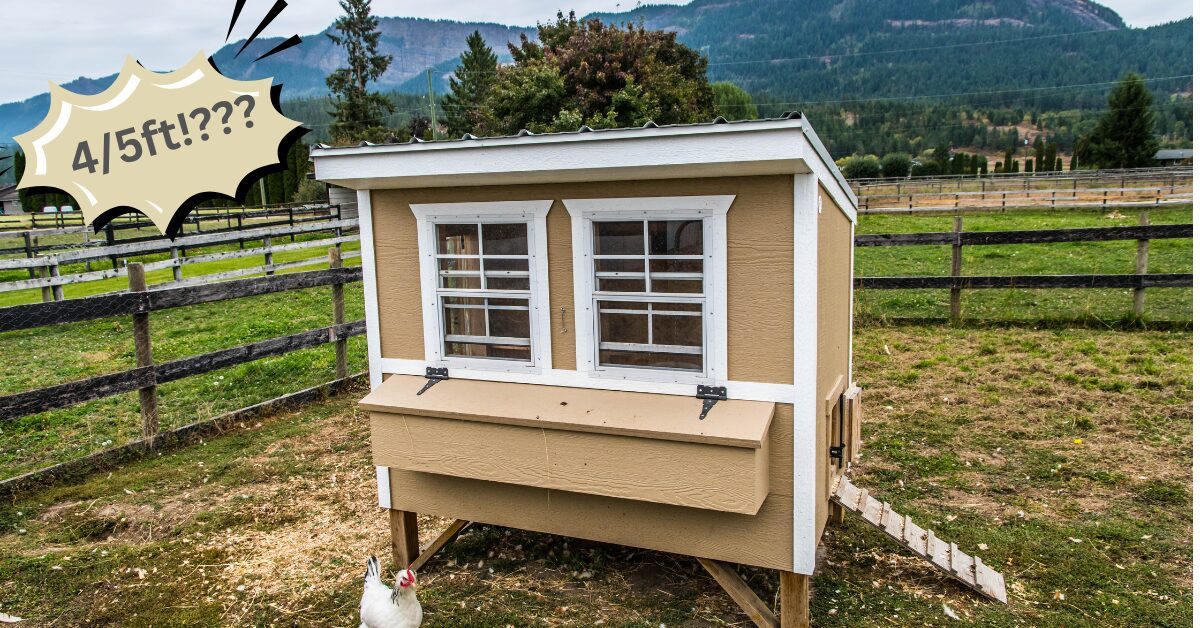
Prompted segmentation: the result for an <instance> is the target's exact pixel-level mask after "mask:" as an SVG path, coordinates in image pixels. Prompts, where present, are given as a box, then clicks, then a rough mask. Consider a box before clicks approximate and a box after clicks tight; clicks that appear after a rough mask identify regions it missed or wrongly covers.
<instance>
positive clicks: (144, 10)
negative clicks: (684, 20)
mask: <svg viewBox="0 0 1200 628" xmlns="http://www.w3.org/2000/svg"><path fill="white" fill-rule="evenodd" d="M653 2H654V3H657V4H685V3H686V0H653ZM273 3H274V0H248V2H247V3H246V8H245V9H244V10H243V14H242V17H241V19H240V20H239V23H238V27H237V28H236V29H235V30H234V32H233V37H232V39H239V38H242V37H245V36H247V35H249V33H250V32H251V31H252V30H253V29H254V26H255V25H256V24H257V23H258V18H259V17H260V16H262V15H263V14H265V13H266V11H267V9H268V8H269V7H270V6H271V5H272V4H273ZM636 3H637V1H636V0H625V1H624V2H616V1H615V0H452V1H449V2H446V1H443V2H428V1H417V0H374V2H373V5H372V6H373V8H374V11H375V13H376V14H377V15H404V16H416V17H428V18H445V19H455V20H473V21H485V22H499V23H503V24H518V25H532V24H534V23H535V22H537V21H538V20H543V21H544V20H546V19H549V18H551V17H553V16H554V13H555V11H557V10H559V9H564V10H565V9H574V10H575V11H577V12H578V13H581V14H583V13H588V12H592V11H617V10H629V9H632V8H633V7H634V6H635V5H636ZM1102 3H1103V4H1106V5H1108V6H1111V7H1113V8H1114V9H1116V10H1117V12H1118V13H1120V14H1121V16H1122V17H1124V18H1125V21H1126V22H1127V23H1129V24H1131V25H1133V26H1148V25H1152V24H1160V23H1162V22H1168V21H1171V20H1176V19H1180V18H1183V17H1187V16H1189V15H1191V14H1192V3H1191V0H1157V1H1154V2H1147V1H1146V0H1106V1H1105V0H1102ZM233 4H234V2H233V0H191V1H187V2H185V1H183V0H34V1H33V2H19V0H0V17H2V19H3V22H4V24H5V25H6V26H7V28H5V29H4V30H5V33H4V36H3V37H0V102H8V101H12V100H20V99H24V98H28V97H30V96H33V95H35V94H37V93H40V92H43V91H45V90H46V81H55V82H58V83H63V82H66V81H69V80H71V79H74V78H76V77H79V76H89V77H97V76H105V75H108V74H111V73H113V72H115V71H117V70H118V69H119V68H120V66H121V62H122V61H123V60H124V57H125V55H127V54H132V55H134V56H135V57H137V58H138V59H139V60H141V61H142V63H143V64H145V65H146V66H147V67H151V68H156V69H166V68H174V67H177V66H179V65H180V64H182V63H183V62H185V61H187V60H188V59H190V58H191V57H192V56H193V55H195V54H196V52H197V51H199V50H201V49H203V50H204V51H205V52H208V53H212V52H213V51H215V50H216V49H217V48H219V47H220V46H221V45H222V44H223V43H224V42H225V30H226V28H227V27H228V25H229V16H230V12H231V10H232V7H233ZM339 12H340V9H339V8H338V5H337V2H336V0H291V2H290V5H289V6H288V8H287V9H286V10H285V11H284V12H283V13H282V14H281V15H280V16H279V17H278V18H277V19H276V20H275V23H274V24H273V25H272V26H271V27H270V28H268V29H267V30H266V31H265V32H264V35H266V36H270V35H282V36H286V35H291V34H292V33H299V34H301V35H307V34H310V33H315V32H319V31H320V30H322V29H323V28H325V27H326V26H327V25H328V24H329V23H330V22H332V21H333V19H334V17H336V16H337V14H338V13H339Z"/></svg>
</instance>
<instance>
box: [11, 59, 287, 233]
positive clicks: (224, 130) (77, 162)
mask: <svg viewBox="0 0 1200 628" xmlns="http://www.w3.org/2000/svg"><path fill="white" fill-rule="evenodd" d="M305 132H307V129H305V128H304V127H303V126H302V125H301V123H300V122H296V121H295V120H290V119H288V118H287V117H285V116H284V115H283V113H282V112H281V110H280V108H279V88H278V86H276V87H274V88H273V87H272V86H271V79H269V78H267V79H261V80H257V81H238V80H234V79H231V78H228V77H226V76H224V75H222V74H221V73H220V72H219V71H218V70H217V69H216V68H215V67H214V66H213V65H212V63H211V62H210V61H209V60H208V58H207V57H206V56H205V55H204V53H203V52H201V53H200V54H198V55H196V57H195V58H194V59H192V60H191V61H190V62H188V63H187V64H186V65H184V66H183V67H182V68H180V69H178V70H176V71H174V72H169V73H165V74H164V73H158V72H152V71H150V70H147V69H146V68H144V67H142V66H141V64H139V63H138V62H137V61H136V60H134V59H133V57H129V58H127V59H126V61H125V65H124V67H123V68H122V69H121V73H120V75H118V76H117V78H116V80H115V81H113V84H112V85H111V86H109V88H108V89H106V90H104V91H103V92H101V93H99V94H96V95H94V96H81V95H79V94H76V93H74V92H70V91H67V90H65V89H63V88H62V87H59V86H57V85H53V84H51V89H50V111H49V113H48V114H47V115H46V118H45V119H44V120H43V121H42V122H41V123H40V124H38V125H37V126H36V127H34V129H33V130H31V131H29V132H28V133H25V134H23V135H19V136H17V137H16V138H15V139H16V140H17V142H18V143H19V144H20V145H21V148H22V149H23V150H24V151H25V155H26V159H27V161H26V166H25V173H24V176H23V177H22V178H21V184H20V186H19V187H20V188H22V189H24V188H52V189H57V190H61V191H63V192H66V193H68V194H70V195H71V196H73V197H75V199H76V200H77V201H78V202H79V204H80V209H81V210H82V212H83V217H84V220H85V222H86V223H90V224H92V225H93V226H94V227H95V228H96V229H97V230H99V229H100V228H101V227H103V226H104V224H106V223H107V222H108V221H109V220H111V219H112V218H114V217H115V216H117V215H119V214H123V213H127V212H128V211H129V210H130V209H134V210H136V211H138V212H141V213H142V214H145V215H146V216H147V217H148V218H149V219H150V220H151V221H152V222H153V223H154V225H155V226H156V227H158V229H159V231H161V232H162V233H163V234H165V235H166V236H167V237H171V238H173V237H175V235H176V234H177V233H178V231H179V228H180V226H181V225H182V222H183V218H184V216H186V215H187V212H188V211H189V210H191V208H193V207H195V206H196V205H197V204H198V203H200V202H202V201H204V200H207V199H210V198H217V197H221V196H224V197H228V198H234V199H236V198H241V197H242V196H244V195H245V193H246V191H247V190H248V189H249V187H250V185H252V183H253V182H254V181H255V180H257V179H258V178H259V177H261V176H262V175H263V174H266V173H267V172H271V171H274V170H278V169H281V168H282V167H283V165H282V162H283V161H284V157H285V155H286V151H287V147H288V146H289V145H290V144H291V143H292V141H293V140H295V139H296V138H298V137H300V136H301V135H303V134H304V133H305Z"/></svg>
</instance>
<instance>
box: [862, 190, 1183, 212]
mask: <svg viewBox="0 0 1200 628" xmlns="http://www.w3.org/2000/svg"><path fill="white" fill-rule="evenodd" d="M1186 187H1187V189H1186V190H1184V189H1183V186H1178V187H1176V186H1171V187H1119V188H1099V189H1096V188H1064V189H1031V190H1010V189H999V190H989V191H959V190H952V191H944V192H909V193H907V194H905V193H899V194H868V195H862V196H859V197H858V203H859V213H860V214H918V213H919V214H932V213H939V212H940V213H954V214H960V213H966V212H1005V211H1042V210H1047V209H1061V208H1071V209H1087V208H1091V209H1116V208H1137V209H1143V208H1166V207H1186V206H1189V205H1191V204H1192V190H1191V183H1190V182H1189V183H1188V185H1187V186H1186Z"/></svg>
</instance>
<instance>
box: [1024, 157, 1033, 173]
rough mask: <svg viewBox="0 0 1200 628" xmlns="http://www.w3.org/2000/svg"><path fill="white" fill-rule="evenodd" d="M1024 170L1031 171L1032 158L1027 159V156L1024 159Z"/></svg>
mask: <svg viewBox="0 0 1200 628" xmlns="http://www.w3.org/2000/svg"><path fill="white" fill-rule="evenodd" d="M1025 172H1033V160H1032V159H1029V158H1026V159H1025Z"/></svg>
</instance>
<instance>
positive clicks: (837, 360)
mask: <svg viewBox="0 0 1200 628" xmlns="http://www.w3.org/2000/svg"><path fill="white" fill-rule="evenodd" d="M820 194H821V205H822V207H823V210H822V211H821V214H820V216H819V218H818V220H817V234H818V245H817V255H818V258H819V259H820V260H821V268H820V269H819V271H818V274H817V308H818V311H819V312H820V316H819V318H818V320H817V408H816V412H817V439H816V442H817V451H816V465H817V472H816V478H817V491H816V494H817V503H816V504H815V506H816V508H815V516H816V523H817V528H816V536H815V538H818V539H819V538H821V532H822V531H823V530H824V529H825V522H826V521H827V520H828V518H829V501H828V500H827V499H825V498H826V497H828V496H829V487H830V465H829V461H830V457H829V446H830V445H832V444H835V443H831V442H830V440H829V438H830V434H829V433H828V429H827V427H828V422H827V417H826V410H827V401H828V400H829V399H837V398H839V397H840V396H841V394H842V393H843V392H844V391H845V390H846V388H847V387H848V386H849V385H850V372H849V368H850V313H851V292H852V286H851V279H852V273H853V269H852V264H853V252H854V240H853V230H852V228H853V223H851V222H850V219H849V218H847V217H846V215H845V214H843V213H842V212H841V211H839V210H838V208H837V205H836V204H834V201H833V198H832V197H830V195H829V193H828V192H826V191H825V189H824V188H821V191H820ZM843 470H844V468H843Z"/></svg>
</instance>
